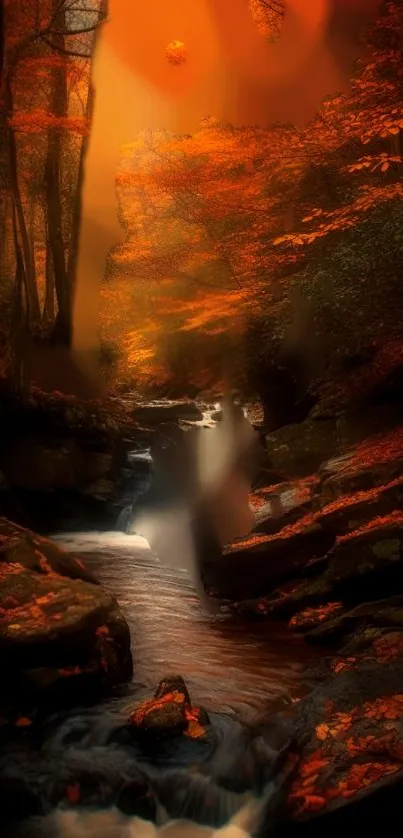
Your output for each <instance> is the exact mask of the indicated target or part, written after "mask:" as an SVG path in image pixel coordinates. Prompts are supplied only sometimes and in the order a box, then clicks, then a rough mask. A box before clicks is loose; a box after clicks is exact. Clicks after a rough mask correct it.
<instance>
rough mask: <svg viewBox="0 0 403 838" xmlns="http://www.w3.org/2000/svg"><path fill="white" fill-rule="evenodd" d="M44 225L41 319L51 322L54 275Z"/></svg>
mask: <svg viewBox="0 0 403 838" xmlns="http://www.w3.org/2000/svg"><path fill="white" fill-rule="evenodd" d="M45 225H46V256H45V260H46V261H45V302H44V306H43V319H44V321H45V323H53V322H54V319H55V277H54V269H53V259H52V252H51V249H50V245H49V230H48V225H47V222H46V221H45Z"/></svg>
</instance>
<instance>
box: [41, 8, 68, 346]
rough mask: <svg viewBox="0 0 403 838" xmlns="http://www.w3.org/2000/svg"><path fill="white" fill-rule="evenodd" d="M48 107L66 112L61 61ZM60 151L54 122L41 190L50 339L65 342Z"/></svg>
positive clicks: (61, 24) (61, 20)
mask: <svg viewBox="0 0 403 838" xmlns="http://www.w3.org/2000/svg"><path fill="white" fill-rule="evenodd" d="M58 8H60V3H59V0H53V3H52V11H53V14H55V15H57V17H56V20H57V26H58V29H60V30H61V31H62V30H64V29H65V28H66V23H65V13H64V9H61V10H60V11H59V13H57V9H58ZM52 43H53V44H54V47H55V50H57V49H59V50H63V48H64V36H63V35H60V34H54V35H53V36H52ZM49 110H50V113H51V114H52V116H54V117H56V118H59V119H60V118H65V117H67V115H68V92H67V79H66V67H65V66H64V65H63V63H62V62H57V63H56V64H55V67H54V68H53V69H52V76H51V92H50V102H49ZM62 153H63V140H62V134H61V130H60V128H59V127H58V126H56V127H54V128H49V130H48V147H47V154H46V164H45V192H46V215H47V227H48V241H49V248H50V253H51V257H52V263H53V270H54V282H55V290H56V298H57V305H58V313H57V317H56V322H55V327H54V334H53V337H54V340H55V342H56V343H60V344H63V345H66V346H69V345H70V342H71V291H70V288H69V282H68V276H67V266H66V256H65V244H64V235H63V210H62V199H61V177H62V173H61V159H62Z"/></svg>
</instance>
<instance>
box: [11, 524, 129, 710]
mask: <svg viewBox="0 0 403 838" xmlns="http://www.w3.org/2000/svg"><path fill="white" fill-rule="evenodd" d="M0 665H1V670H2V672H7V679H6V681H4V680H3V683H2V704H5V705H7V706H8V705H10V703H11V705H12V706H13V707H14V708H15V710H16V711H17V712H18V711H20V710H21V709H23V707H25V706H26V707H28V706H29V705H30V704H32V702H37V701H38V700H48V699H49V700H50V696H52V697H56V696H57V697H58V698H61V699H64V698H65V697H66V696H69V695H70V694H72V695H74V696H75V697H79V698H84V697H86V695H87V693H88V692H89V691H91V690H94V691H95V690H96V691H98V690H99V689H105V688H110V687H112V686H113V685H115V684H117V683H122V682H124V681H127V680H128V679H129V678H130V677H131V675H132V656H131V651H130V632H129V628H128V625H127V623H126V620H125V618H124V617H123V615H122V613H121V611H120V609H119V606H118V604H117V602H116V601H115V600H114V598H113V597H112V596H111V595H110V594H109V593H107V591H105V590H103V588H102V587H101V586H100V585H99V583H98V581H97V580H96V578H95V577H94V576H93V575H92V573H91V572H90V571H89V570H87V569H86V567H85V565H84V564H83V562H82V561H81V559H79V558H76V557H75V556H72V555H69V554H68V553H66V552H64V551H63V550H61V549H60V548H59V547H58V546H57V545H56V544H54V543H53V542H52V541H50V540H48V539H46V538H42V537H40V536H38V535H36V534H35V533H34V532H32V531H30V530H27V529H25V528H23V527H20V526H17V525H16V524H13V523H12V522H10V521H8V520H7V519H5V518H1V519H0Z"/></svg>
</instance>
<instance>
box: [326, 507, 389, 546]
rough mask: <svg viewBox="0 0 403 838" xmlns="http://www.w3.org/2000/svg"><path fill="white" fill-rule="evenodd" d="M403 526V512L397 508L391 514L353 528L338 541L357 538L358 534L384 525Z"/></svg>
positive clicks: (340, 536) (363, 533)
mask: <svg viewBox="0 0 403 838" xmlns="http://www.w3.org/2000/svg"><path fill="white" fill-rule="evenodd" d="M393 525H397V526H403V512H400V510H398V509H396V510H395V511H394V512H390V514H389V515H382V516H379V517H378V518H373V519H372V520H371V521H369V522H368V523H367V524H363V526H362V527H358V528H357V529H356V530H352V531H351V532H349V533H346V534H345V535H339V536H338V538H337V541H338V542H339V543H341V542H344V541H349V540H350V539H352V538H357V536H360V535H365V533H368V532H372V530H378V529H382V527H388V526H393Z"/></svg>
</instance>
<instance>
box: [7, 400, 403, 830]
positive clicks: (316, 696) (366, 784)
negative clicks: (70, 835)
mask: <svg viewBox="0 0 403 838" xmlns="http://www.w3.org/2000/svg"><path fill="white" fill-rule="evenodd" d="M49 398H50V399H52V398H53V402H54V405H53V409H54V412H53V413H52V410H50V411H49V405H47V407H46V409H45V410H44V409H43V404H42V402H38V403H37V404H36V405H33V406H32V405H31V413H30V418H29V429H30V433H31V437H30V438H29V442H28V443H25V444H26V446H27V447H26V448H25V449H24V448H23V445H24V442H23V436H24V433H25V432H26V430H27V427H28V425H26V424H25V425H24V426H22V425H21V424H19V423H18V422H17V421H16V418H15V419H14V422H11V420H10V416H11V413H10V411H8V413H7V422H8V423H9V424H8V425H7V426H5V425H4V427H7V429H8V430H7V439H8V443H7V446H5V445H4V444H3V448H2V461H1V468H2V471H3V474H4V481H3V494H2V512H3V515H4V517H3V518H2V519H1V521H0V574H1V575H0V664H1V669H2V672H3V673H7V675H6V678H5V679H3V681H2V692H1V724H0V736H1V738H2V742H3V750H2V756H1V760H0V803H1V806H2V810H3V812H4V813H5V815H4V816H5V817H6V819H8V821H9V822H10V823H11V821H13V819H15V813H16V811H18V812H19V816H20V817H23V816H25V817H29V816H32V815H41V816H42V815H46V814H47V812H49V811H50V810H51V809H52V808H53V807H54V806H57V805H60V804H62V805H64V806H67V807H69V806H70V807H77V806H79V805H84V806H87V805H98V806H99V805H102V806H113V805H116V806H118V808H119V809H120V810H121V811H122V812H123V813H125V814H129V815H135V814H137V815H143V816H147V817H149V818H150V819H153V818H154V817H155V805H156V804H155V801H156V800H157V801H160V802H161V801H162V802H163V805H164V806H165V807H166V808H167V811H168V814H169V815H170V817H177V816H185V815H187V816H189V817H192V818H194V819H195V820H199V821H200V822H204V823H210V824H212V825H216V826H219V825H220V824H222V823H224V822H225V821H226V820H227V819H228V817H230V816H231V814H232V813H233V812H234V811H236V809H237V808H238V807H239V806H240V805H241V802H242V801H241V798H242V795H243V794H244V793H246V792H252V793H255V794H261V793H262V790H263V788H265V789H266V792H267V790H268V789H269V790H270V795H269V797H268V796H267V795H266V802H265V805H266V810H265V818H264V820H265V826H264V827H263V826H262V824H260V827H259V829H260V832H259V834H261V835H264V834H267V830H268V829H269V828H270V834H272V832H273V829H274V826H276V828H277V829H279V832H280V833H281V832H282V830H283V829H285V830H286V834H287V835H289V834H290V832H291V834H292V832H293V831H294V832H295V831H296V832H297V833H298V834H304V830H305V831H306V832H308V830H309V834H310V835H312V831H313V832H314V833H315V829H316V830H317V831H318V832H319V830H322V829H323V828H324V825H325V824H327V823H328V824H329V826H333V827H334V828H335V829H336V828H338V827H339V826H340V825H341V823H342V822H344V821H345V822H346V823H350V824H351V823H354V822H355V819H356V818H358V817H359V818H360V826H361V827H362V826H364V827H365V825H366V824H369V822H370V821H371V823H373V822H374V820H377V819H378V821H379V824H380V825H381V824H382V826H383V827H385V825H386V826H387V825H388V824H389V823H392V822H393V819H395V818H396V817H397V816H398V814H399V811H400V808H399V799H400V787H401V783H402V781H403V512H402V500H403V427H402V426H401V425H399V424H396V421H395V422H393V421H387V422H385V416H384V414H383V413H382V411H379V412H375V411H373V412H372V414H371V417H369V419H368V423H367V424H366V428H365V433H364V434H363V423H362V422H360V421H358V420H357V421H353V420H351V421H347V420H346V418H345V417H342V418H340V417H339V418H335V417H333V418H329V419H323V418H321V419H317V420H315V419H312V418H310V419H307V420H305V422H304V423H302V425H300V426H295V427H292V426H289V427H285V428H282V429H280V430H279V431H278V432H277V433H276V434H270V435H267V436H266V437H265V444H266V450H267V458H266V459H265V461H264V462H263V464H262V468H261V472H260V474H259V476H258V479H257V481H256V484H255V487H254V491H253V493H252V495H251V504H252V506H253V507H254V509H255V512H256V527H255V530H254V531H253V533H251V535H250V536H248V537H247V538H243V539H238V540H237V541H235V542H233V543H231V544H230V545H228V546H227V547H226V548H225V550H224V551H223V554H222V557H221V559H220V561H215V562H214V564H212V563H211V562H209V557H208V556H206V557H205V561H204V567H203V577H204V584H205V586H206V590H207V591H208V592H209V593H211V594H212V595H214V596H215V597H219V598H220V599H221V600H222V601H223V604H224V607H225V609H226V612H227V614H228V615H229V618H230V619H236V620H250V621H255V622H262V621H264V622H265V624H266V623H267V621H271V620H276V621H278V620H280V621H283V622H284V624H286V625H287V626H288V631H289V632H298V633H300V634H302V635H303V636H304V638H305V640H306V642H307V643H308V644H315V646H316V647H319V648H321V649H322V650H323V656H322V658H321V662H320V665H319V666H318V667H316V668H315V671H314V672H313V673H312V679H313V683H314V686H313V688H312V690H311V691H310V693H309V694H308V695H307V696H305V697H302V698H300V699H299V700H298V701H295V703H293V705H292V706H290V707H289V708H288V709H287V710H284V711H282V712H281V713H278V714H276V716H270V717H267V718H266V717H265V718H264V719H259V720H258V721H257V722H256V724H255V725H253V726H252V727H247V728H245V727H244V726H243V725H242V724H241V723H240V722H239V721H237V720H235V719H233V718H230V717H228V718H226V717H223V716H221V715H219V716H217V715H216V714H214V713H211V712H210V710H209V708H207V710H206V709H205V708H203V707H202V708H200V707H194V706H193V704H192V701H191V697H190V696H189V693H188V690H187V688H186V685H185V684H184V683H183V682H182V681H181V679H180V678H179V677H178V676H175V678H174V679H173V678H172V676H167V677H166V678H165V680H164V681H163V682H162V683H161V684H160V685H159V687H158V688H157V691H156V693H155V695H154V697H152V696H143V697H140V696H139V697H138V699H137V698H136V699H133V698H132V699H131V700H130V706H129V704H128V702H127V700H126V703H124V702H123V705H122V702H121V701H120V700H118V698H116V699H114V701H115V703H112V705H111V704H107V705H105V706H104V709H103V710H102V705H99V704H98V705H97V709H96V710H93V709H92V710H88V712H87V711H80V715H77V711H72V710H70V711H69V714H70V715H67V717H66V715H65V716H64V717H63V718H60V717H59V718H58V719H56V720H55V719H53V721H52V720H49V712H50V710H55V708H56V707H59V705H61V706H64V707H65V706H66V705H67V706H68V707H70V708H71V707H73V708H74V707H75V706H76V705H77V702H79V703H81V705H82V704H83V702H85V703H87V704H88V702H89V701H90V699H91V698H94V697H95V696H96V697H97V698H99V697H100V696H102V695H106V694H111V691H112V695H115V696H118V695H119V693H116V692H113V690H114V688H116V685H119V684H124V683H126V682H127V681H129V680H130V678H131V673H132V657H131V651H130V633H129V630H128V626H127V623H126V621H125V619H124V617H123V615H122V613H121V611H120V609H119V607H118V605H117V603H116V601H115V600H114V598H113V597H112V596H111V595H110V594H108V593H106V592H105V591H104V590H103V588H102V587H101V586H100V585H99V583H98V581H97V579H96V578H95V577H94V575H93V573H92V572H91V571H89V570H88V569H86V567H85V563H84V562H83V560H82V558H81V557H78V556H74V554H69V553H67V552H65V551H63V550H62V549H60V548H59V547H58V546H56V545H55V544H54V543H53V542H52V541H50V540H49V539H47V538H44V537H43V536H39V535H37V534H36V532H35V531H34V530H36V531H39V532H46V531H48V526H47V521H48V520H49V518H50V516H51V514H53V511H54V510H56V512H58V514H59V515H60V520H61V521H63V520H70V521H71V516H72V518H73V519H74V515H76V525H78V521H79V519H80V515H79V510H78V508H79V506H80V504H81V505H82V507H84V509H83V510H82V514H85V515H87V517H88V516H89V511H90V510H91V509H92V510H93V509H95V508H96V513H95V512H94V513H93V514H94V519H95V520H98V519H97V516H99V520H101V517H102V520H103V522H104V526H105V513H106V514H108V509H109V510H110V518H111V520H112V518H113V517H116V510H119V508H122V507H123V506H124V500H119V499H118V500H117V498H118V492H117V489H116V485H117V483H118V482H119V480H120V479H121V469H122V468H123V469H124V468H126V467H127V457H126V454H125V452H127V450H128V443H129V446H132V447H135V446H137V448H138V451H139V452H140V451H141V450H143V449H144V446H145V444H146V445H147V444H148V443H149V441H150V440H151V439H152V435H153V433H154V432H155V428H156V427H157V426H158V427H159V432H160V431H161V419H162V420H163V423H165V422H167V423H168V424H167V426H166V429H167V433H168V432H169V423H170V422H172V421H174V422H176V421H177V420H178V414H177V413H176V414H175V410H173V411H171V415H169V416H167V414H166V413H161V414H160V415H159V419H158V421H157V419H156V418H154V422H153V420H152V419H150V415H151V414H150V412H148V414H147V413H144V411H143V415H141V416H140V415H139V414H137V415H135V414H131V415H129V414H127V413H126V412H124V411H116V409H115V410H112V406H111V409H110V410H109V411H104V412H102V411H97V410H94V412H93V413H91V411H90V412H89V411H88V410H87V409H86V410H83V409H82V406H80V405H79V404H78V403H74V404H73V402H70V403H69V402H68V400H67V401H66V400H65V399H64V400H63V401H61V400H58V399H57V398H56V397H54V396H53V397H49ZM60 405H62V407H61V406H60ZM69 411H70V412H69ZM71 411H73V413H74V419H73V418H72V416H73V414H72V413H71ZM196 411H197V408H195V409H194V408H193V407H189V415H188V419H186V418H185V419H183V415H182V416H181V417H180V418H181V419H182V421H184V422H185V423H186V421H202V420H203V417H202V416H201V418H199V415H198V414H197V413H196ZM66 412H67V414H66ZM190 414H192V415H190ZM49 415H52V419H51V420H50V419H49ZM112 417H113V418H112ZM154 417H155V414H154ZM388 418H389V420H390V414H388ZM45 420H46V421H45ZM4 421H5V420H4ZM50 421H51V423H52V424H51V430H50V427H49V424H46V423H49V422H50ZM44 422H45V424H44ZM91 423H92V424H91ZM393 425H394V427H393ZM261 436H262V438H263V436H264V435H263V433H261ZM363 436H365V437H366V438H365V439H363ZM2 439H3V440H4V439H5V436H4V434H3V436H2ZM33 440H34V441H33ZM49 440H51V442H49ZM55 440H57V444H56V442H55ZM62 442H63V444H61V443H62ZM13 446H14V447H13ZM33 452H34V453H33ZM27 456H28V460H27ZM29 458H31V459H29ZM102 458H104V459H102ZM83 463H84V464H85V465H83ZM95 463H96V464H97V467H95V465H94V464H95ZM101 463H102V467H101ZM79 464H81V465H79ZM80 468H81V471H80ZM19 469H20V470H19ZM136 469H138V464H137V465H134V466H133V468H132V472H131V473H132V476H133V479H134V478H135V479H137V480H138V471H136ZM129 471H130V469H129ZM126 479H129V476H128V475H127V474H126ZM103 481H109V483H108V484H107V486H106V485H105V483H104V482H103ZM27 483H29V485H27ZM119 491H121V490H119ZM24 492H25V494H24ZM123 495H124V493H123V494H122V493H121V495H120V497H121V498H123ZM32 498H35V503H34V505H33V506H31V503H30V500H31V499H32ZM88 498H90V499H91V501H90V502H89V503H88V506H87V505H86V504H87V499H88ZM66 499H67V500H66ZM93 502H95V506H93V505H92V504H93ZM119 504H120V507H119ZM18 505H19V506H18ZM43 505H45V507H46V509H45V510H43V511H42V513H41V508H42V507H43ZM19 508H21V509H22V513H21V515H19V514H18V509H19ZM61 510H63V514H64V516H65V518H64V519H63V514H62V512H61ZM112 511H113V514H112ZM24 515H25V519H24ZM41 515H42V517H41ZM69 516H70V518H69ZM90 517H91V516H90ZM10 518H11V519H13V520H14V521H18V523H11V522H10V520H9V519H10ZM26 518H30V520H29V521H27V520H26ZM24 524H25V526H24ZM87 526H88V524H87ZM107 526H108V524H107V523H106V527H107ZM31 527H32V528H31ZM53 528H55V527H53ZM133 641H134V649H135V638H133ZM189 642H191V638H189ZM134 665H135V663H134ZM162 675H164V673H161V676H162ZM140 698H142V702H143V703H142V702H141V701H140ZM144 700H145V701H146V703H144ZM59 709H60V708H59ZM72 713H73V716H72V715H71V714H72ZM101 720H102V721H101ZM224 753H225V754H226V755H227V756H226V757H225V758H224ZM84 754H86V755H87V756H84ZM94 760H96V761H97V762H96V765H97V768H95V762H94ZM23 765H24V766H25V768H24V769H23V768H22V766H23ZM30 765H31V766H32V767H31V768H27V767H26V766H30ZM189 765H192V766H193V769H194V770H193V772H190V773H189V772H188V771H187V770H186V769H187V767H188V766H189ZM241 765H242V770H241V769H240V766H241ZM33 766H36V769H34V767H33ZM57 766H58V767H57ZM35 770H36V774H37V779H36V780H34V775H35ZM52 772H53V774H52ZM172 772H173V773H172ZM175 772H176V773H175ZM178 772H179V773H178ZM194 772H196V773H194ZM51 775H52V782H50V779H49V778H50V776H51ZM206 783H207V785H206ZM270 784H271V785H270ZM207 797H208V798H209V799H212V800H213V804H212V806H211V808H210V812H209V814H206V812H207V810H206V805H205V803H206V798H207ZM269 798H270V799H269ZM186 800H187V801H188V802H187V804H186V805H185V804H184V801H186ZM181 801H182V802H181ZM186 806H187V808H186ZM326 828H329V827H328V826H327V827H326ZM10 829H11V827H10ZM10 834H11V832H10ZM32 834H34V833H32ZM37 834H38V835H39V834H41V833H37Z"/></svg>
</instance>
